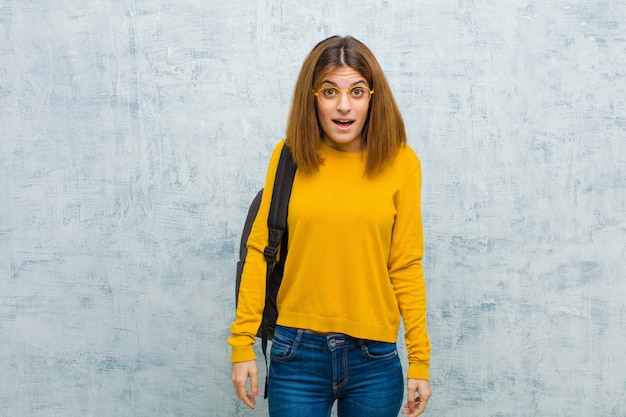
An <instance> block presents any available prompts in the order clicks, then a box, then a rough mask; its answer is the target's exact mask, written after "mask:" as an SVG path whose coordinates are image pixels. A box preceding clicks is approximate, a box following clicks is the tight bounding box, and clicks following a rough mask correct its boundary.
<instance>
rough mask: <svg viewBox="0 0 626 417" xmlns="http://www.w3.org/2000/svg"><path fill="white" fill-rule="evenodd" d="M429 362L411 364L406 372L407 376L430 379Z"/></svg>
mask: <svg viewBox="0 0 626 417" xmlns="http://www.w3.org/2000/svg"><path fill="white" fill-rule="evenodd" d="M429 365H430V364H429V363H428V362H418V363H411V364H409V369H408V371H407V373H406V377H407V378H410V379H425V380H430V376H429V375H428V367H429Z"/></svg>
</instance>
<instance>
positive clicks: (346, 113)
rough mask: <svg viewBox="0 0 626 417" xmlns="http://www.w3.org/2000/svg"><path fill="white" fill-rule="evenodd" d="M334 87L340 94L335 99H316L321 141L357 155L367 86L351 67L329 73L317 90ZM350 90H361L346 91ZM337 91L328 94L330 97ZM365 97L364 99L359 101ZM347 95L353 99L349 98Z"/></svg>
mask: <svg viewBox="0 0 626 417" xmlns="http://www.w3.org/2000/svg"><path fill="white" fill-rule="evenodd" d="M325 87H336V88H337V89H338V90H340V92H341V94H340V97H339V98H338V100H336V101H335V100H329V99H328V95H326V99H325V100H324V99H321V98H317V99H316V104H317V119H318V122H319V124H320V126H321V128H322V131H323V134H322V140H323V141H324V142H325V143H326V144H327V145H328V146H330V147H331V148H335V149H338V150H340V151H344V152H360V151H361V150H362V149H363V137H362V135H361V134H362V132H363V126H365V122H366V121H367V115H368V110H369V94H370V93H369V89H370V86H369V85H368V84H367V82H366V81H365V77H363V76H362V75H361V74H360V73H359V72H358V71H356V70H355V69H353V68H351V67H347V66H344V67H338V68H335V69H333V70H331V71H329V72H328V73H327V74H326V76H325V77H324V79H323V82H322V84H321V86H320V90H318V91H322V90H321V89H323V88H325ZM353 87H363V88H362V89H361V88H357V89H354V90H352V93H351V94H349V93H348V90H350V89H351V88H353ZM334 93H336V91H331V94H330V95H331V96H332V94H334ZM359 94H366V95H367V97H366V99H359V98H358V97H359ZM349 95H351V96H352V99H350V97H349Z"/></svg>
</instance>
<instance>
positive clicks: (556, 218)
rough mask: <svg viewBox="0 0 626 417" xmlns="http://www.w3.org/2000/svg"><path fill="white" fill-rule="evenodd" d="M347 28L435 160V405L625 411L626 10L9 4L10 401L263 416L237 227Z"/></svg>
mask: <svg viewBox="0 0 626 417" xmlns="http://www.w3.org/2000/svg"><path fill="white" fill-rule="evenodd" d="M336 33H338V34H352V35H354V36H356V37H357V38H360V39H361V40H363V41H364V42H365V43H366V44H368V45H369V46H370V47H371V49H372V50H373V51H374V53H375V54H376V55H377V57H378V58H379V60H380V62H381V64H382V66H383V68H384V69H385V71H386V73H387V76H388V78H389V81H390V82H391V84H392V87H393V89H394V91H395V94H396V99H397V101H398V103H399V105H400V107H401V109H402V112H403V114H404V116H405V120H406V124H407V130H408V133H409V137H410V144H411V145H412V146H413V147H414V148H415V149H416V150H417V152H418V153H419V155H420V157H421V159H422V162H423V169H424V189H423V205H424V207H423V208H424V222H425V232H426V243H427V257H426V259H425V263H424V264H425V268H426V274H427V280H428V289H429V293H428V296H429V303H430V312H429V326H430V333H431V337H432V342H433V346H434V347H433V357H432V383H433V388H434V390H435V393H434V396H433V399H432V401H431V403H430V408H429V412H428V414H427V415H429V416H432V417H434V416H447V417H449V416H464V417H468V416H475V417H485V416H494V417H495V416H498V417H504V416H511V417H513V416H516V417H518V416H528V417H530V416H533V417H542V416H545V417H548V416H550V417H555V416H607V417H608V416H613V417H617V416H624V415H626V400H625V398H626V354H624V346H626V301H625V297H624V294H625V293H626V281H625V278H626V277H625V274H626V261H625V258H626V172H625V171H626V107H625V104H626V89H625V86H626V72H625V68H626V2H625V1H623V0H622V1H582V0H555V1H550V2H541V1H529V0H527V1H514V0H500V1H495V0H475V1H454V2H453V1H445V0H444V1H435V0H432V1H414V0H395V1H394V0H364V1H361V2H350V3H348V2H346V3H345V4H342V3H341V2H337V1H334V0H333V1H329V0H320V1H317V2H312V3H311V2H295V1H294V2H289V1H279V0H258V1H232V2H228V1H215V0H209V1H200V0H195V1H194V0H180V1H168V0H150V1H146V0H110V1H104V0H94V1H85V2H78V1H70V0H58V1H44V0H32V1H28V0H27V1H22V0H4V1H2V2H1V3H0V194H1V195H2V200H1V202H0V416H19V417H30V416H37V417H39V416H41V417H44V416H45V417H47V416H63V417H69V416H137V417H144V416H145V417H147V416H151V417H152V416H185V417H191V416H235V415H237V416H244V415H266V408H265V407H266V406H265V403H264V402H263V401H261V404H260V406H259V410H257V411H256V412H255V413H252V414H251V413H248V412H247V411H246V410H244V408H243V407H242V406H241V405H240V404H239V402H238V401H237V400H236V399H235V398H234V395H233V393H232V387H231V383H230V380H229V366H230V364H229V350H228V348H227V345H226V342H225V339H226V337H227V335H228V326H229V324H230V321H231V320H232V318H233V316H234V299H233V274H234V265H235V258H236V254H237V249H238V244H239V243H238V239H239V235H240V232H241V226H242V222H243V219H244V216H245V212H246V209H247V205H248V203H249V201H250V199H251V198H252V196H253V195H254V193H255V192H256V190H257V189H258V188H259V187H260V186H261V184H262V180H263V177H264V173H265V169H266V164H267V160H268V157H269V153H270V151H271V149H272V148H273V146H274V144H275V143H276V141H278V140H279V139H280V138H281V137H282V135H283V134H284V124H285V120H286V116H287V112H288V109H289V101H290V98H291V94H292V89H293V85H294V82H295V78H296V75H297V72H298V70H299V67H300V65H301V63H302V60H303V59H304V57H305V55H306V53H307V52H308V51H309V50H310V49H311V48H312V47H313V46H314V44H315V43H317V42H318V41H320V40H321V39H323V38H325V37H327V36H329V35H332V34H336ZM260 367H261V369H263V365H262V362H260Z"/></svg>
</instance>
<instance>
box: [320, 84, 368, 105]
mask: <svg viewBox="0 0 626 417" xmlns="http://www.w3.org/2000/svg"><path fill="white" fill-rule="evenodd" d="M344 92H346V93H348V99H349V100H350V104H352V105H353V106H355V107H362V106H367V104H368V103H369V102H370V99H371V98H372V94H374V90H370V89H369V88H367V87H364V86H362V85H355V86H354V87H352V88H349V89H347V90H340V89H338V88H337V87H322V88H320V89H319V90H318V91H317V92H315V90H313V95H314V96H315V97H317V101H318V102H319V103H320V104H321V105H322V106H324V107H335V106H337V105H338V104H339V100H341V94H342V93H344Z"/></svg>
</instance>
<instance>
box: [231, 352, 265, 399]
mask: <svg viewBox="0 0 626 417" xmlns="http://www.w3.org/2000/svg"><path fill="white" fill-rule="evenodd" d="M230 378H231V380H232V381H233V386H234V387H235V393H236V394H237V397H239V399H240V400H241V401H243V402H244V403H245V404H246V405H247V406H248V407H250V408H251V409H253V410H254V406H255V405H256V396H257V395H259V381H258V371H257V367H256V361H247V362H233V370H232V373H231V376H230ZM248 378H249V379H250V390H252V393H249V392H248V390H247V385H248Z"/></svg>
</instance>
